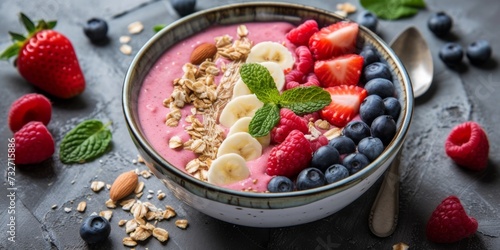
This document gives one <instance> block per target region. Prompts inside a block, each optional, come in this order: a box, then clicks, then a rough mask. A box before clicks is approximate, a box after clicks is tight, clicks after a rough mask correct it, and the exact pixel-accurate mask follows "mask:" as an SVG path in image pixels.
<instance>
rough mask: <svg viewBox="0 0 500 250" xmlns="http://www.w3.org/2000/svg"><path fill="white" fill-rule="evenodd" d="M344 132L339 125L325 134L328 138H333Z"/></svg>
mask: <svg viewBox="0 0 500 250" xmlns="http://www.w3.org/2000/svg"><path fill="white" fill-rule="evenodd" d="M341 133H342V129H340V128H337V127H333V128H331V129H330V130H328V131H326V132H325V133H324V134H323V135H324V136H325V137H326V138H327V139H328V140H331V139H333V138H335V137H338V136H340V134H341Z"/></svg>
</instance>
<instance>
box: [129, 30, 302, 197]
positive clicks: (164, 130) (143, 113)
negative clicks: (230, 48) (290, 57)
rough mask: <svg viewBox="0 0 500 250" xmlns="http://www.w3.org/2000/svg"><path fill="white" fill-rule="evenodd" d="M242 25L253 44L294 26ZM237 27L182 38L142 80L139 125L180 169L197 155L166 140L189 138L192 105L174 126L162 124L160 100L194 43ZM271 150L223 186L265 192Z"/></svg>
mask: <svg viewBox="0 0 500 250" xmlns="http://www.w3.org/2000/svg"><path fill="white" fill-rule="evenodd" d="M245 25H246V26H247V28H248V30H249V34H248V38H249V39H250V40H251V41H253V43H254V44H256V43H259V42H263V41H273V42H284V41H285V40H286V39H285V34H286V33H287V32H288V31H289V30H291V29H292V28H293V27H294V26H293V25H292V24H290V23H285V22H273V23H247V24H245ZM238 26H239V24H237V25H228V26H218V27H213V28H210V29H207V30H206V31H204V32H203V33H199V34H197V35H194V36H192V37H189V38H187V39H185V40H184V41H182V42H180V43H179V44H177V45H175V46H173V47H171V48H170V49H169V50H168V51H166V52H165V53H164V54H163V55H162V56H161V57H160V59H159V60H158V61H157V62H156V63H155V64H154V66H153V67H152V68H151V70H150V72H149V73H148V75H147V76H146V78H145V79H144V82H143V85H142V88H141V92H140V94H139V101H138V102H139V105H138V112H139V120H140V124H141V127H142V129H143V131H144V133H145V135H146V137H147V139H148V140H149V143H151V145H152V146H153V147H154V148H155V149H156V150H157V151H158V153H159V154H160V155H162V156H163V157H164V158H165V159H166V160H167V161H168V162H170V163H171V164H172V165H174V166H175V167H177V168H179V169H181V170H184V167H185V165H186V164H187V163H188V162H189V161H191V160H192V159H194V158H196V155H195V154H194V153H193V152H192V151H189V150H182V149H180V150H179V149H171V148H170V147H169V146H168V142H169V140H170V138H171V137H173V136H180V137H181V139H182V141H187V140H188V139H189V135H188V134H187V133H186V132H185V131H184V127H185V126H188V125H189V124H188V123H186V122H185V120H184V118H185V117H186V116H188V115H189V114H190V109H191V107H192V106H191V105H188V106H186V107H184V108H183V109H182V117H183V118H182V119H181V120H180V121H179V125H178V126H177V127H169V126H166V125H165V115H166V114H167V113H168V112H169V109H168V108H165V107H164V106H163V100H164V99H165V98H167V97H169V96H170V94H171V93H172V90H173V84H172V82H173V80H174V79H175V78H179V77H181V76H182V75H183V71H182V66H183V65H184V64H185V63H186V62H189V57H190V54H191V51H192V50H193V49H194V48H195V47H196V46H197V45H199V44H201V43H204V42H210V43H213V42H214V38H215V37H218V36H223V35H226V34H227V35H230V36H232V37H234V38H236V37H237V35H236V28H237V27H238ZM290 49H293V47H290ZM270 149H271V147H267V148H266V149H264V150H263V154H262V156H261V157H260V158H258V159H256V160H253V161H249V162H247V165H248V167H249V169H250V173H251V175H250V177H249V178H247V179H245V180H242V181H240V182H237V183H233V184H231V185H228V186H226V187H227V188H230V189H234V190H248V189H251V190H253V191H259V192H264V191H266V190H267V183H268V182H269V180H270V179H271V176H268V175H267V174H265V169H266V165H267V158H268V156H269V152H270Z"/></svg>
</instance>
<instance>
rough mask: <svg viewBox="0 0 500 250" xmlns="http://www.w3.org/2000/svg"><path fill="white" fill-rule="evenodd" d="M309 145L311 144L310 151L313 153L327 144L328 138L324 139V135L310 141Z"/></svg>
mask: <svg viewBox="0 0 500 250" xmlns="http://www.w3.org/2000/svg"><path fill="white" fill-rule="evenodd" d="M310 143H311V150H312V151H313V152H316V150H318V148H320V147H322V146H325V145H327V144H328V138H326V136H324V135H320V136H319V137H318V138H316V139H314V140H312V141H310Z"/></svg>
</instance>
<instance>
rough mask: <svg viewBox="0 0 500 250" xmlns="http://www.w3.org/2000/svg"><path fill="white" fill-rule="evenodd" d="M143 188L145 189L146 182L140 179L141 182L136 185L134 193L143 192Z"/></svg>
mask: <svg viewBox="0 0 500 250" xmlns="http://www.w3.org/2000/svg"><path fill="white" fill-rule="evenodd" d="M143 189H144V182H143V181H140V182H139V184H137V186H136V187H135V190H134V193H135V194H138V193H142V190H143Z"/></svg>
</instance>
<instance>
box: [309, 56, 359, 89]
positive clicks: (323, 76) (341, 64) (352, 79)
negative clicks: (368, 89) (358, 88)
mask: <svg viewBox="0 0 500 250" xmlns="http://www.w3.org/2000/svg"><path fill="white" fill-rule="evenodd" d="M362 69H363V57H362V56H360V55H356V54H348V55H344V56H340V57H337V58H334V59H330V60H324V61H316V63H315V64H314V73H315V74H316V76H317V77H318V79H319V81H320V83H321V86H323V87H333V86H339V85H357V84H358V81H359V77H360V75H361V71H362Z"/></svg>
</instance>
